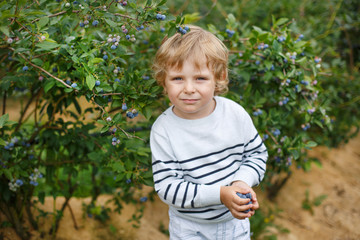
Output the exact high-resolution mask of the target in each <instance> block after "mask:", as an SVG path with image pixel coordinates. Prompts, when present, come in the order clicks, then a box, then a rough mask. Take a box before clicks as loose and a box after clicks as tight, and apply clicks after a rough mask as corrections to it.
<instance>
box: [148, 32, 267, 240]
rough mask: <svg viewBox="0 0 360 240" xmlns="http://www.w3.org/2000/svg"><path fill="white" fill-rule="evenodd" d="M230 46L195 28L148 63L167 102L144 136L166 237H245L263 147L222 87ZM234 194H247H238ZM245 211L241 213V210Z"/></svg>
mask: <svg viewBox="0 0 360 240" xmlns="http://www.w3.org/2000/svg"><path fill="white" fill-rule="evenodd" d="M227 63H228V50H227V48H226V46H225V45H224V44H223V43H222V42H221V41H220V40H219V39H218V38H217V37H216V36H215V35H213V34H212V33H210V32H208V31H205V30H203V29H201V28H199V27H196V26H190V32H188V33H186V34H184V35H181V34H179V33H177V34H175V35H174V36H172V37H170V38H169V39H166V40H165V41H164V42H163V44H162V45H161V47H160V48H159V50H158V52H157V54H156V56H155V60H154V65H153V70H154V74H155V78H156V80H157V81H158V83H159V84H160V85H161V86H162V87H163V88H164V91H165V93H166V94H167V96H168V97H169V99H170V101H171V103H172V106H171V107H169V108H168V109H167V110H166V111H164V112H163V113H162V114H161V115H160V116H159V117H158V119H157V120H156V121H155V123H154V125H153V127H152V129H151V136H150V146H151V151H152V158H153V160H152V161H153V162H152V168H153V177H154V183H155V190H156V192H157V193H158V195H159V197H160V198H161V199H162V200H163V201H164V202H165V203H166V204H168V205H169V217H170V224H169V232H170V239H182V240H183V239H211V240H213V239H226V240H229V239H236V240H239V239H250V223H249V219H248V218H249V217H251V216H252V215H254V213H255V211H254V210H256V209H258V208H259V203H258V201H257V199H256V194H255V192H254V191H253V189H252V187H253V186H255V185H258V184H259V183H260V181H261V180H262V179H263V176H264V172H265V169H266V160H267V150H266V147H265V145H264V144H263V142H262V140H261V137H260V136H259V135H258V133H257V131H256V129H255V127H254V125H253V123H252V120H251V118H250V116H249V115H248V114H247V113H246V112H245V110H244V109H243V108H242V107H241V106H240V105H239V104H237V103H235V102H233V101H231V100H229V99H226V98H224V97H220V96H218V95H219V94H222V93H224V92H226V91H227V85H228V70H227V65H228V64H227ZM237 193H242V194H246V193H251V195H252V199H251V201H252V203H251V204H248V203H249V202H250V199H242V198H240V197H239V196H238V195H237ZM247 210H249V211H248V212H247V213H245V211H247Z"/></svg>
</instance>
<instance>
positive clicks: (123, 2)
mask: <svg viewBox="0 0 360 240" xmlns="http://www.w3.org/2000/svg"><path fill="white" fill-rule="evenodd" d="M117 2H118V3H120V5H121V6H123V7H125V6H126V5H127V1H126V0H118V1H117Z"/></svg>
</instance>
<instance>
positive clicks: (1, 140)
mask: <svg viewBox="0 0 360 240" xmlns="http://www.w3.org/2000/svg"><path fill="white" fill-rule="evenodd" d="M0 145H1V146H5V145H6V142H5V141H4V140H3V139H1V138H0Z"/></svg>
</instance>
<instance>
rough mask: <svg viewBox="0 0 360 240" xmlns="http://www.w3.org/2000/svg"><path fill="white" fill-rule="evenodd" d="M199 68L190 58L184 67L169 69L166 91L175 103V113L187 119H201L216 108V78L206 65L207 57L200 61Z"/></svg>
mask: <svg viewBox="0 0 360 240" xmlns="http://www.w3.org/2000/svg"><path fill="white" fill-rule="evenodd" d="M200 62H201V64H200V68H199V69H198V68H197V67H196V65H195V63H194V62H193V61H192V60H191V59H188V60H186V61H184V63H183V66H182V69H180V70H178V69H176V68H170V69H168V72H167V73H168V74H167V76H166V78H165V91H166V93H167V95H168V97H169V99H170V101H171V103H172V104H173V105H174V108H173V111H174V113H175V114H176V115H177V116H179V117H181V118H185V119H199V118H203V117H206V116H208V115H209V114H210V113H212V111H213V110H214V108H215V100H214V92H215V78H214V74H213V73H212V71H211V70H210V69H209V68H208V67H207V66H206V59H203V61H200Z"/></svg>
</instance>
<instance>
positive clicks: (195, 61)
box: [166, 56, 209, 72]
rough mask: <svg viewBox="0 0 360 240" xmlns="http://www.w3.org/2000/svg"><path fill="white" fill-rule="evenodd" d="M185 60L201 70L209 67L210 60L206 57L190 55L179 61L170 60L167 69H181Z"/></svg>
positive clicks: (176, 70)
mask: <svg viewBox="0 0 360 240" xmlns="http://www.w3.org/2000/svg"><path fill="white" fill-rule="evenodd" d="M185 62H186V64H190V65H192V66H193V67H194V69H196V70H199V71H200V70H201V69H204V68H209V64H208V61H207V59H206V57H205V56H203V57H190V58H187V59H185V60H181V59H180V60H178V61H173V62H169V63H168V66H167V68H166V69H167V71H175V72H178V71H181V70H182V68H183V67H184V63H185Z"/></svg>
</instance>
